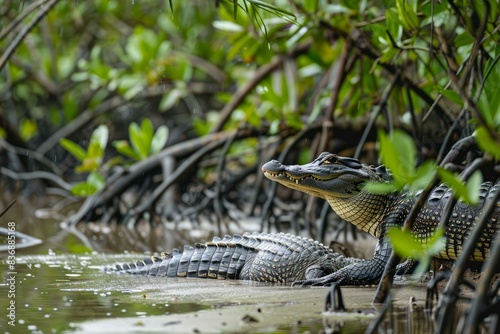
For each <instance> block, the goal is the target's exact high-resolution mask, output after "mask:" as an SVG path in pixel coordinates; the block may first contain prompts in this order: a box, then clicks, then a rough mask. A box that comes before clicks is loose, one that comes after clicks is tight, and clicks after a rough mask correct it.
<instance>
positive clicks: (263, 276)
mask: <svg viewBox="0 0 500 334" xmlns="http://www.w3.org/2000/svg"><path fill="white" fill-rule="evenodd" d="M358 261H360V260H359V259H354V258H348V257H345V256H343V255H340V254H338V253H335V252H333V251H332V250H331V249H330V248H328V247H326V246H324V245H323V244H321V243H319V242H318V241H314V240H312V239H307V238H304V237H299V236H294V235H291V234H284V233H276V234H272V233H257V232H254V233H249V232H247V233H245V234H243V235H234V236H228V235H227V236H225V237H224V238H222V239H221V238H219V237H215V238H213V240H212V241H211V242H207V243H205V244H201V243H197V244H195V246H194V247H192V246H184V251H183V252H181V251H179V250H178V249H175V248H174V249H173V251H172V253H171V254H169V253H162V254H160V256H152V257H150V258H146V259H144V260H142V261H137V262H135V263H130V264H117V265H116V267H115V268H111V267H107V268H105V270H106V271H107V272H111V271H117V272H120V273H128V274H139V275H149V276H166V277H196V278H214V279H240V280H252V281H259V282H270V283H292V282H296V281H299V280H304V279H315V278H318V277H323V276H325V275H328V274H330V273H333V272H335V271H337V270H340V269H341V268H343V267H345V266H348V265H350V264H352V263H354V262H358Z"/></svg>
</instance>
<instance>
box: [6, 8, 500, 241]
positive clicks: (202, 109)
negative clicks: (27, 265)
mask: <svg viewBox="0 0 500 334" xmlns="http://www.w3.org/2000/svg"><path fill="white" fill-rule="evenodd" d="M499 14H500V8H499V4H498V1H496V0H484V1H474V2H469V1H451V0H450V1H432V0H431V1H416V0H414V1H407V0H394V1H389V0H385V1H382V0H381V1H357V0H341V1H335V2H330V1H324V0H311V1H293V0H290V1H285V0H275V1H272V2H269V3H268V2H263V1H259V0H239V1H236V0H234V1H228V0H224V1H222V0H221V1H214V2H208V1H191V2H190V3H189V5H186V4H185V3H184V2H182V1H176V0H169V1H163V2H160V1H133V0H132V1H129V2H124V1H117V0H111V1H110V0H105V1H104V0H94V1H58V0H38V1H34V2H32V3H29V4H28V3H26V2H14V1H12V0H5V1H3V2H2V3H1V5H0V22H1V24H0V26H2V27H3V28H2V30H1V31H0V48H1V50H2V51H1V54H0V76H1V80H0V137H1V139H0V147H1V150H0V159H1V160H0V161H1V165H2V167H1V168H0V172H1V174H2V176H3V177H2V183H3V184H4V185H5V186H6V187H8V188H9V189H11V190H22V193H23V194H24V195H28V194H32V193H51V194H58V195H63V196H67V195H68V194H71V195H72V196H81V197H82V198H86V200H85V201H84V202H83V204H82V206H81V208H80V210H79V211H78V213H76V214H75V215H73V216H71V217H69V218H68V221H69V222H70V223H72V224H75V223H77V222H79V221H105V222H117V223H127V224H131V225H132V226H133V224H134V223H136V222H138V221H144V220H146V221H149V222H151V223H152V224H155V223H161V222H162V221H166V220H179V219H185V218H187V219H190V220H193V221H197V220H199V219H200V217H205V218H208V219H209V220H211V221H213V222H214V223H216V225H217V226H218V227H219V229H221V225H222V223H225V222H227V221H229V220H232V221H238V220H240V218H241V217H243V216H260V217H262V229H281V228H285V229H286V228H288V227H289V226H290V225H291V226H292V228H294V229H295V230H296V231H300V230H302V229H307V230H308V231H309V232H310V233H312V234H313V235H314V236H316V237H317V238H319V239H323V238H324V235H325V229H326V225H325V223H324V222H325V221H326V216H327V214H326V213H327V212H328V210H321V209H322V206H323V204H322V203H321V202H320V201H319V200H317V199H312V198H310V199H308V202H307V205H306V206H305V207H304V206H302V204H299V205H295V206H294V205H289V204H287V203H284V202H283V201H282V199H291V198H298V197H297V196H302V195H300V194H294V193H290V192H286V193H279V194H277V189H276V185H275V184H272V185H271V184H269V183H266V182H263V177H262V175H261V173H260V166H261V165H262V163H263V162H265V161H267V160H269V159H271V158H279V159H281V160H282V161H285V162H290V163H292V162H293V163H296V162H299V163H303V162H306V161H309V160H311V159H312V158H313V157H315V156H316V155H317V154H318V153H319V152H321V151H332V152H335V153H339V154H341V155H346V156H354V157H360V158H361V159H362V160H363V161H365V162H369V163H376V162H377V159H376V156H377V155H378V154H375V152H376V150H377V147H376V145H375V143H376V141H377V137H378V138H379V139H380V143H381V147H380V156H381V158H382V161H383V162H384V163H385V164H387V165H388V166H389V167H391V169H392V170H393V172H394V174H395V182H394V183H393V184H391V185H390V189H389V188H384V189H374V191H390V190H393V189H397V188H400V187H402V186H404V185H408V184H410V185H411V186H412V187H415V188H417V187H419V188H423V187H425V185H426V184H428V183H429V182H430V181H432V180H434V182H437V178H436V177H435V173H434V171H435V170H436V165H437V164H439V163H442V161H443V159H444V158H445V156H446V155H447V154H448V152H449V151H450V149H451V148H452V146H453V145H454V144H455V143H456V142H459V141H460V140H462V139H464V140H466V141H467V140H469V139H471V138H472V139H474V138H476V139H477V140H473V142H474V143H472V144H471V143H470V140H469V141H467V143H469V145H468V146H461V147H459V148H462V149H463V148H464V147H465V149H463V152H462V153H463V154H456V155H455V156H453V157H452V158H450V157H448V159H445V162H447V163H448V165H447V166H446V167H450V166H452V167H453V168H452V170H453V171H454V172H461V171H464V170H465V172H464V174H463V175H464V177H465V178H466V179H467V178H469V177H470V180H469V181H468V183H463V182H462V181H461V180H460V179H459V177H458V176H457V175H458V174H452V173H451V172H449V171H448V170H447V169H445V168H444V167H445V166H444V164H442V167H443V168H439V169H438V172H439V176H440V177H441V179H443V180H445V181H447V182H448V183H450V184H452V185H454V188H455V191H456V193H457V194H458V196H461V197H462V198H464V199H466V200H467V201H469V202H474V200H475V197H477V194H476V193H477V191H475V190H476V189H477V184H478V183H480V182H481V180H482V179H488V180H495V179H496V178H497V177H498V170H499V169H498V165H496V163H495V161H496V160H495V159H500V133H499V126H500V66H499V65H498V60H499V58H500V43H499V38H500V34H499V29H500V20H499ZM377 130H378V133H377ZM386 133H388V135H386ZM473 134H475V136H474V137H471V136H472V135H473ZM461 143H463V142H461ZM452 152H458V151H456V150H453V151H452ZM458 153H460V152H458ZM478 159H479V160H478ZM473 162H475V163H473ZM450 163H452V164H450ZM467 166H469V167H467ZM470 166H472V167H470ZM417 167H418V168H417ZM448 169H449V168H448ZM476 170H481V172H482V173H480V174H479V173H474V172H475V171H476ZM6 189H7V188H6ZM299 203H301V202H299ZM323 208H324V206H323ZM304 209H305V210H304ZM285 213H286V214H285ZM318 214H321V215H319V217H320V218H319V219H317V218H316V217H318ZM283 224H285V227H283ZM330 228H331V227H330Z"/></svg>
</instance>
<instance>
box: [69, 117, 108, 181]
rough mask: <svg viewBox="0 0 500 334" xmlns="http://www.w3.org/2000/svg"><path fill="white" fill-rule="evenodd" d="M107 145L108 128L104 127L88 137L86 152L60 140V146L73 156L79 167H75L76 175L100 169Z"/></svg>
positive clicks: (78, 146)
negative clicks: (79, 163)
mask: <svg viewBox="0 0 500 334" xmlns="http://www.w3.org/2000/svg"><path fill="white" fill-rule="evenodd" d="M107 143H108V128H107V127H106V126H105V125H99V126H98V127H97V129H95V130H94V132H92V135H91V136H90V142H89V146H88V147H87V150H85V149H84V148H82V147H81V146H80V145H78V144H77V143H75V142H74V141H72V140H69V139H66V138H62V139H61V140H60V144H61V146H62V147H64V148H65V149H66V150H67V151H68V152H69V153H71V155H73V156H74V157H75V158H76V159H77V160H78V161H80V162H81V165H80V166H78V167H76V172H77V173H84V172H93V171H96V170H98V169H99V167H101V165H102V162H103V158H104V150H105V149H106V145H107Z"/></svg>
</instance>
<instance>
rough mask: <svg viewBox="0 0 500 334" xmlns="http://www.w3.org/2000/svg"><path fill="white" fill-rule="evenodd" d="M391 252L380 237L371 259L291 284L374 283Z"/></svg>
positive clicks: (377, 279) (382, 270)
mask: <svg viewBox="0 0 500 334" xmlns="http://www.w3.org/2000/svg"><path fill="white" fill-rule="evenodd" d="M391 252H392V247H391V245H390V244H389V242H388V241H387V240H385V238H382V240H379V242H378V243H377V247H376V248H375V254H374V256H373V258H372V259H370V260H359V261H358V262H355V263H352V264H350V265H348V266H346V267H344V268H342V269H340V270H338V271H335V272H334V273H331V274H328V275H326V276H323V277H314V278H309V277H311V276H313V275H307V276H306V279H305V280H302V281H295V282H293V284H292V286H304V285H320V286H329V285H331V284H332V283H338V284H340V285H363V284H375V283H377V282H378V281H379V280H380V277H381V276H382V273H383V272H384V268H385V265H386V263H387V261H388V260H389V257H390V255H391Z"/></svg>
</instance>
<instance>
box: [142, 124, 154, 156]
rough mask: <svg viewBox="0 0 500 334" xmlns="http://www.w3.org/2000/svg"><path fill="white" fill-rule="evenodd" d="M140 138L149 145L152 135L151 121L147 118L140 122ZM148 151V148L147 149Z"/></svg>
mask: <svg viewBox="0 0 500 334" xmlns="http://www.w3.org/2000/svg"><path fill="white" fill-rule="evenodd" d="M141 133H142V140H143V141H144V142H145V144H148V146H149V145H151V141H152V140H153V136H154V128H153V123H152V122H151V120H150V119H149V118H144V119H143V120H142V123H141ZM148 153H149V150H148Z"/></svg>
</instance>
